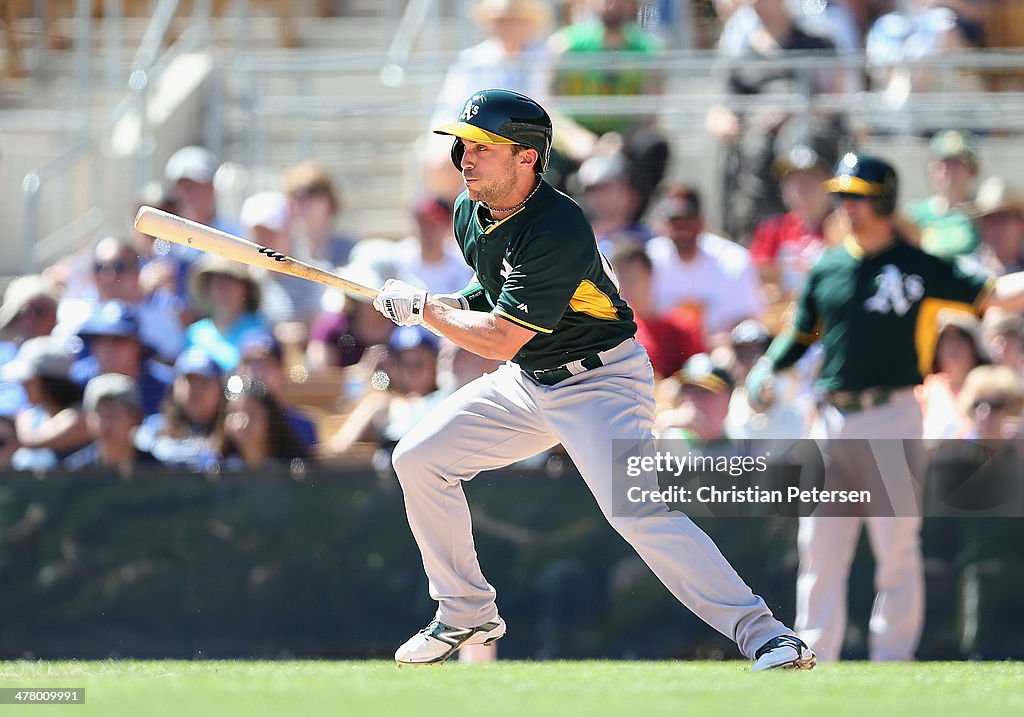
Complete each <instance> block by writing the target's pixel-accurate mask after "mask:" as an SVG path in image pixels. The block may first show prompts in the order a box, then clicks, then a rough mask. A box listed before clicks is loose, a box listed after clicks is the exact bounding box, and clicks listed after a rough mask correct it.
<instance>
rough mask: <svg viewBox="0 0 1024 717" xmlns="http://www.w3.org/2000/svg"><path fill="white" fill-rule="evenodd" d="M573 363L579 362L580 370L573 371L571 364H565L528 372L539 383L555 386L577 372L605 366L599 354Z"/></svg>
mask: <svg viewBox="0 0 1024 717" xmlns="http://www.w3.org/2000/svg"><path fill="white" fill-rule="evenodd" d="M572 363H574V364H579V367H580V370H577V371H575V372H573V371H572V370H571V369H570V368H569V364H565V365H564V366H559V367H558V368H542V369H539V370H537V371H527V373H528V374H530V376H531V377H532V378H533V380H534V381H536V382H537V383H539V384H543V385H544V386H554V385H555V384H556V383H558V382H559V381H564V380H565V379H567V378H569V377H570V376H575V375H576V374H577V373H583V372H584V371H590V370H592V369H595V368H600V367H601V366H604V362H603V361H602V360H601V357H600V356H598V355H597V354H594V355H593V356H587V357H586V358H585V359H580V360H579V361H573V362H572Z"/></svg>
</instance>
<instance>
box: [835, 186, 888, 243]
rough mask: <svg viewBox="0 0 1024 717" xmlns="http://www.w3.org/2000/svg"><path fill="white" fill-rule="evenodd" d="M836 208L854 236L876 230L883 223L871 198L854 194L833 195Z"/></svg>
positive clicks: (883, 220) (883, 219) (882, 218)
mask: <svg viewBox="0 0 1024 717" xmlns="http://www.w3.org/2000/svg"><path fill="white" fill-rule="evenodd" d="M833 196H834V197H835V202H836V207H837V209H839V212H840V214H841V215H842V216H843V218H845V219H846V221H847V223H848V225H849V227H850V230H851V231H852V232H853V233H854V234H858V235H859V234H864V233H868V232H871V231H874V230H876V229H877V228H878V227H879V225H881V224H884V223H885V218H884V217H881V216H879V215H878V212H876V211H875V208H874V206H873V203H872V201H871V197H864V196H860V195H856V194H834V195H833Z"/></svg>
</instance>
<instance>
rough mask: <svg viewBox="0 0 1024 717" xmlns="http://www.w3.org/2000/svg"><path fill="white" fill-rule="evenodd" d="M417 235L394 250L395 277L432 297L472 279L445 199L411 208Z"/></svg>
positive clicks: (425, 200)
mask: <svg viewBox="0 0 1024 717" xmlns="http://www.w3.org/2000/svg"><path fill="white" fill-rule="evenodd" d="M412 215H413V218H414V219H415V221H416V234H415V235H413V236H411V237H408V238H407V239H403V240H402V241H400V242H399V243H398V246H397V247H396V248H395V260H396V263H397V265H398V278H400V279H401V280H402V281H406V282H408V283H410V284H412V285H413V286H418V287H421V288H423V289H426V290H427V291H429V292H430V293H431V294H451V293H454V292H456V291H459V290H460V289H462V288H464V287H465V286H466V284H468V283H469V280H470V279H471V278H472V277H473V271H472V269H470V268H469V265H467V264H466V259H465V258H464V257H463V256H462V252H461V251H460V250H459V246H458V244H457V243H456V242H455V234H454V231H453V229H452V206H451V204H449V203H448V202H447V201H445V200H444V199H438V198H435V197H423V198H421V199H420V200H419V201H417V202H416V204H415V205H414V206H413V208H412Z"/></svg>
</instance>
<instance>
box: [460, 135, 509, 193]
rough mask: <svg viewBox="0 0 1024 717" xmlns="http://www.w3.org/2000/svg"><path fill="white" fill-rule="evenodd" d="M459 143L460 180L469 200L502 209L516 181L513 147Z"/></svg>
mask: <svg viewBox="0 0 1024 717" xmlns="http://www.w3.org/2000/svg"><path fill="white" fill-rule="evenodd" d="M459 141H460V142H462V147H463V149H464V153H463V155H462V180H463V182H465V184H466V192H467V193H468V194H469V198H470V199H472V200H473V201H475V202H480V201H482V202H487V203H488V204H491V205H497V206H501V205H502V203H503V202H504V201H505V200H506V199H507V198H508V197H509V196H510V195H512V193H513V192H514V191H515V188H516V184H517V182H518V180H519V171H520V170H519V167H520V163H519V161H518V155H515V154H513V153H512V148H513V145H511V144H483V143H480V142H471V141H469V140H466V139H462V140H459ZM517 201H518V200H517ZM514 203H515V202H513V204H514Z"/></svg>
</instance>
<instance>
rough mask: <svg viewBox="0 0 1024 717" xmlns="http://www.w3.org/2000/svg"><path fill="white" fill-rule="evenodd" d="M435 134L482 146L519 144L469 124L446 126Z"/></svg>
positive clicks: (439, 128)
mask: <svg viewBox="0 0 1024 717" xmlns="http://www.w3.org/2000/svg"><path fill="white" fill-rule="evenodd" d="M434 134H447V135H451V136H452V137H458V138H460V139H468V140H469V141H470V142H479V143H481V144H519V143H518V142H516V141H514V140H511V139H508V138H507V137H502V136H501V135H499V134H494V133H493V132H488V131H487V130H485V129H483V128H481V127H477V126H476V125H473V124H469V123H468V122H456V123H455V124H446V125H445V126H443V127H438V128H437V129H435V130H434Z"/></svg>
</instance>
